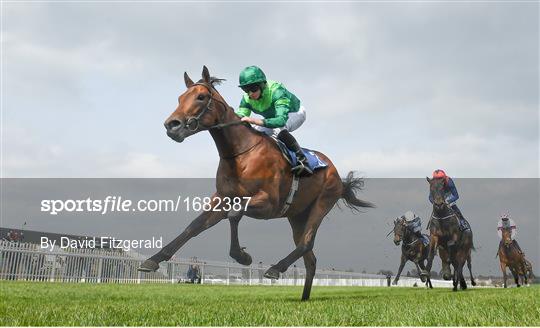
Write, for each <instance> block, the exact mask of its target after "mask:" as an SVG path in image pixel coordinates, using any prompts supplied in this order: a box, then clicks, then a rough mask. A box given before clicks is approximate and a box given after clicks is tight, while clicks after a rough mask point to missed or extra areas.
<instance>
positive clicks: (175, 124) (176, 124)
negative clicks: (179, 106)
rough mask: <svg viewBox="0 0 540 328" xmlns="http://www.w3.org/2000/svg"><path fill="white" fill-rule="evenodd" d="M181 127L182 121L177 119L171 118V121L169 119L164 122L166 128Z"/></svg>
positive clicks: (175, 128)
mask: <svg viewBox="0 0 540 328" xmlns="http://www.w3.org/2000/svg"><path fill="white" fill-rule="evenodd" d="M181 127H182V122H180V121H179V120H172V121H169V122H167V123H165V128H166V129H167V130H169V131H170V130H177V129H179V128H181Z"/></svg>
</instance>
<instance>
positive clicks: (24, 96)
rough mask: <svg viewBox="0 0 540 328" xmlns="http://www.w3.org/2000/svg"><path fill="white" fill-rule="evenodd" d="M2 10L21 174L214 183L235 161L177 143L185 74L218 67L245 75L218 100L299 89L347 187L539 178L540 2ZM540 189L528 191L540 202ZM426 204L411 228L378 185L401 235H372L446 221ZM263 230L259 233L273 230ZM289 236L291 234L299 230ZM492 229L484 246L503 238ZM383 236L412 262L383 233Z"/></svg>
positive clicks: (7, 157) (307, 141)
mask: <svg viewBox="0 0 540 328" xmlns="http://www.w3.org/2000/svg"><path fill="white" fill-rule="evenodd" d="M2 9H3V12H2V19H3V20H2V40H3V42H2V47H3V48H2V50H3V52H2V60H3V62H2V63H3V66H2V82H3V84H2V141H1V142H2V155H3V156H2V174H3V176H4V177H61V178H65V177H133V178H138V177H162V178H167V177H198V178H206V177H214V176H215V170H216V167H217V162H218V156H217V151H216V150H215V146H214V145H213V142H212V139H211V138H210V137H209V135H208V134H207V133H200V134H198V135H195V136H193V137H190V138H189V139H187V140H186V141H185V142H184V143H182V144H177V143H175V142H173V141H172V140H171V139H169V138H168V137H167V136H166V135H165V130H164V128H163V121H164V120H165V118H167V117H168V116H169V115H170V113H171V112H172V111H173V110H174V109H175V107H176V101H177V97H178V95H179V94H181V93H182V92H184V91H185V86H184V82H183V78H182V74H183V72H184V71H187V72H188V73H189V74H190V75H191V77H192V78H193V79H198V78H200V74H201V69H202V66H203V65H206V66H207V67H209V69H210V72H211V74H212V75H215V76H218V77H220V78H225V79H227V81H226V82H225V83H224V84H223V85H222V86H220V87H218V90H219V91H220V93H221V94H222V95H223V96H224V98H225V100H226V101H227V102H228V103H229V104H230V105H232V106H235V107H237V105H238V103H239V100H240V97H241V90H240V89H239V88H237V87H236V86H237V84H238V73H239V72H240V70H241V69H242V68H243V67H245V66H248V65H258V66H260V67H261V68H263V70H264V71H265V72H266V74H267V76H268V78H270V79H273V80H278V81H281V82H283V83H284V84H285V86H286V87H287V88H288V89H289V90H290V91H292V92H293V93H295V94H296V95H297V96H298V97H299V98H300V99H301V101H302V103H303V105H304V106H305V107H306V110H307V121H306V122H305V123H304V125H303V126H302V127H301V128H300V129H299V130H298V131H295V133H294V134H295V135H296V136H297V138H298V140H299V142H300V144H301V145H303V146H306V147H309V148H313V149H317V150H321V151H322V152H324V153H326V154H327V155H328V156H329V157H330V158H331V159H332V160H333V162H334V163H335V164H336V166H337V168H338V170H339V171H340V173H341V174H342V175H345V174H346V172H347V171H349V170H356V171H359V172H361V174H362V175H364V176H366V177H369V178H405V177H409V178H410V177H414V178H422V177H425V176H426V175H429V174H430V173H431V171H432V170H433V169H435V168H444V169H445V170H446V171H447V172H448V173H449V174H450V175H452V176H454V177H458V178H536V179H537V178H538V177H539V110H538V103H539V100H538V97H539V96H538V93H539V92H538V90H539V81H538V77H539V65H538V63H539V56H538V55H539V54H538V43H539V41H538V40H539V30H538V28H539V25H538V24H539V19H538V18H539V17H538V16H539V4H538V3H534V2H528V3H524V2H522V3H512V2H505V3H503V2H498V3H486V2H470V3H465V2H461V3H451V2H423V3H422V2H411V3H406V2H386V3H350V2H345V3H343V2H341V3H271V2H266V3H217V2H214V3H172V2H162V3H152V2H145V3H137V2H131V3H118V2H117V3H103V2H100V3H89V2H84V3H80V2H79V3H75V2H71V3H69V2H65V3H62V2H54V3H47V2H38V3H15V2H10V3H3V4H2ZM533 181H536V184H535V183H533V184H532V186H533V187H532V190H531V189H527V190H528V191H529V192H532V195H538V180H533ZM534 186H536V189H535V187H534ZM458 187H459V186H458ZM529 187H530V186H529ZM419 188H420V187H419ZM419 190H420V189H419ZM482 190H484V189H482ZM473 191H474V188H473ZM425 192H426V193H427V188H426V190H425ZM478 192H479V191H478ZM487 192H493V190H488V191H487ZM519 192H521V193H525V190H517V191H516V193H519ZM472 194H474V193H473V192H471V193H469V195H470V198H467V194H465V195H463V194H462V198H461V199H460V203H461V204H462V206H463V207H465V208H467V207H469V208H473V203H474V200H473V199H472ZM414 195H417V198H414V199H411V200H410V203H400V204H401V206H395V207H392V211H394V212H397V213H395V214H394V212H392V211H391V210H389V209H388V208H385V207H384V205H383V204H385V200H386V198H385V197H382V196H381V195H379V194H376V195H374V194H370V190H369V185H368V187H367V188H366V191H365V192H364V194H363V197H364V198H366V199H368V200H373V199H375V200H379V199H383V202H382V204H381V202H380V201H379V204H378V205H379V207H380V208H383V209H384V210H385V211H388V212H384V213H383V214H380V215H379V214H376V215H373V214H372V217H371V218H372V220H374V219H375V218H376V217H378V216H380V217H379V218H378V219H380V220H382V222H384V226H382V222H381V221H370V222H381V223H377V224H381V226H377V227H379V228H380V230H381V231H382V230H386V229H387V228H388V227H387V225H388V221H385V220H384V219H391V218H387V217H386V215H387V214H388V215H398V214H400V213H402V212H404V211H406V210H407V209H409V208H414V207H418V208H417V209H416V210H417V211H425V212H428V211H429V210H428V208H429V207H428V204H427V195H424V191H418V192H417V193H414ZM529 195H530V193H529ZM483 196H484V197H485V196H486V195H485V194H483ZM499 196H500V195H499V194H498V195H497V197H499ZM389 197H390V196H389ZM494 197H495V196H494ZM485 199H486V201H488V202H489V201H491V198H490V197H489V196H488V197H485ZM394 201H395V200H394V199H392V198H391V197H390V198H388V202H389V203H393V202H394ZM419 204H423V205H425V207H422V208H421V209H420V206H421V205H419ZM517 204H521V203H520V202H517ZM394 205H395V204H393V205H392V206H394ZM529 205H530V204H529ZM532 205H536V208H534V206H533V208H532V209H528V212H527V213H532V214H534V213H536V217H534V215H533V217H532V218H527V219H523V220H524V221H525V222H527V224H529V226H528V227H531V228H533V229H534V230H532V231H536V233H535V234H534V235H532V237H531V238H532V239H531V241H530V246H529V247H535V246H534V245H536V246H538V235H539V234H540V231H539V228H538V220H539V218H538V199H537V198H536V203H535V200H534V199H533V201H532ZM500 210H503V209H500ZM505 210H509V211H510V212H512V210H514V211H518V212H519V211H520V209H513V208H509V209H508V208H506V209H505ZM371 213H373V212H371ZM375 213H377V212H375ZM494 213H497V214H493V215H494V216H496V215H498V213H499V209H497V211H495V212H494ZM466 214H467V213H466ZM426 215H427V214H426ZM489 219H490V220H495V221H496V218H494V217H493V216H489ZM186 220H187V219H186ZM516 220H517V221H518V223H519V220H520V219H516ZM187 222H188V221H182V222H181V223H179V224H178V228H182V227H183V226H184V224H185V223H187ZM245 222H250V223H243V226H242V229H248V231H258V230H259V229H260V224H261V223H260V222H252V221H249V220H245ZM333 222H335V224H337V223H338V220H335V221H333ZM522 222H523V221H522ZM4 223H5V222H3V225H4ZM244 224H245V225H244ZM264 224H265V227H266V224H268V223H264ZM494 225H496V222H495V223H494ZM38 226H44V227H45V228H46V226H47V224H44V223H41V224H38ZM268 226H270V224H268ZM279 226H280V227H281V228H282V229H285V230H283V231H287V229H289V228H288V227H287V223H286V222H285V221H284V220H282V221H281V223H280V225H279ZM474 226H475V225H474V224H473V227H474ZM50 227H53V226H50ZM489 227H491V223H489V224H487V225H486V226H485V227H482V229H484V230H483V232H480V234H482V233H485V234H486V237H485V238H486V239H485V240H486V242H487V241H488V240H489V241H490V242H491V241H492V240H493V239H492V237H493V236H494V235H493V236H491V235H492V231H491V230H489V229H490V228H489ZM169 228H171V227H170V225H168V226H167V227H163V229H169ZM281 228H280V229H281ZM322 228H325V226H324V225H323V227H322ZM322 228H321V229H322ZM216 229H221V228H216ZM224 229H225V231H226V230H227V227H226V226H225V228H224ZM249 229H253V230H249ZM336 229H342V230H341V232H339V231H337V232H335V233H336V234H337V233H339V234H344V235H340V236H342V237H340V238H342V239H340V240H349V239H348V238H351V240H352V239H354V238H362V237H361V236H360V237H359V236H348V237H346V234H345V233H346V232H349V231H348V229H347V225H343V226H341V225H339V226H337V228H336ZM359 229H360V227H359ZM478 229H480V227H478ZM244 231H245V230H244ZM63 232H66V233H68V232H70V233H76V231H63ZM358 234H361V232H358ZM488 234H489V237H487V236H488ZM328 236H334V235H333V234H332V233H330V234H329V235H328ZM286 238H289V236H288V235H286ZM333 238H335V237H333ZM365 238H367V239H368V240H369V238H373V240H375V241H377V242H381V243H384V245H385V247H388V248H387V249H385V250H384V252H392V253H391V254H393V255H392V256H394V255H395V251H396V249H394V248H392V247H393V246H392V245H391V244H389V241H387V240H384V241H381V240H382V239H381V238H383V237H382V236H378V235H377V236H374V237H372V236H365ZM535 238H536V239H535ZM286 240H288V239H286ZM323 240H324V239H323ZM329 240H333V239H329ZM288 242H290V241H288ZM495 242H496V241H495ZM223 243H224V244H225V245H228V237H227V238H225V239H223ZM387 244H388V245H387ZM323 245H325V243H324V241H323ZM326 245H327V246H321V247H329V248H328V249H329V251H330V252H331V251H335V252H338V249H339V248H332V247H331V245H332V242H327V243H326ZM381 245H382V244H381ZM289 246H290V245H289V244H287V247H286V249H288V248H289ZM381 247H382V246H381ZM278 253H279V254H281V253H283V251H282V252H273V253H272V254H273V256H272V257H271V258H270V257H268V258H270V259H269V261H271V260H272V259H274V260H275V259H279V258H281V257H278V255H277V254H278ZM488 253H489V256H492V255H491V253H492V250H490V251H489V252H488ZM362 254H364V253H362ZM388 254H390V253H388ZM486 254H487V253H486ZM493 254H494V253H493ZM536 254H538V253H536ZM211 255H212V254H210V255H209V256H211ZM225 255H226V253H225ZM283 255H285V254H283ZM366 256H367V255H366ZM486 256H488V255H486ZM536 257H538V255H536ZM396 258H397V257H396ZM330 259H332V257H327V258H326V259H325V260H324V261H325V262H323V263H326V264H328V265H330V264H331V263H332V261H331V260H330ZM394 260H395V259H393V260H392V261H394ZM373 261H375V260H373ZM375 263H376V264H377V266H374V267H373V269H379V268H380V267H379V266H384V265H386V263H387V262H375ZM388 263H389V262H388ZM392 263H393V262H392ZM537 263H538V261H537ZM337 264H339V265H341V262H339V263H337ZM490 265H491V264H487V263H486V264H484V265H482V267H483V268H485V271H486V272H487V271H488V270H489V271H491V270H492V267H491V266H490ZM343 266H345V264H343ZM359 266H360V265H359ZM355 267H357V266H356V265H355ZM386 268H388V269H391V268H392V267H391V266H390V265H389V266H387V267H386Z"/></svg>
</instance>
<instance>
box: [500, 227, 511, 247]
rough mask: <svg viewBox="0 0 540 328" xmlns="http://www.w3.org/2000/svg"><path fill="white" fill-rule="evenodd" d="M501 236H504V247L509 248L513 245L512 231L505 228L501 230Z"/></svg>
mask: <svg viewBox="0 0 540 328" xmlns="http://www.w3.org/2000/svg"><path fill="white" fill-rule="evenodd" d="M501 235H502V241H503V243H504V246H506V247H509V246H510V244H512V229H511V228H503V229H502V230H501Z"/></svg>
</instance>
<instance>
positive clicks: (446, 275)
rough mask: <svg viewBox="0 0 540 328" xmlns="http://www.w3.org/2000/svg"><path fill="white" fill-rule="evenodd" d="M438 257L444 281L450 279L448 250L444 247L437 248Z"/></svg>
mask: <svg viewBox="0 0 540 328" xmlns="http://www.w3.org/2000/svg"><path fill="white" fill-rule="evenodd" d="M439 257H440V258H441V267H442V268H441V273H442V276H443V279H444V280H451V279H452V270H451V269H450V256H449V255H448V250H446V248H444V247H439Z"/></svg>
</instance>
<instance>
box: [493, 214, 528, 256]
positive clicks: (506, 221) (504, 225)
mask: <svg viewBox="0 0 540 328" xmlns="http://www.w3.org/2000/svg"><path fill="white" fill-rule="evenodd" d="M503 229H510V238H511V239H512V240H513V242H514V245H516V248H517V249H518V251H519V252H520V253H521V254H523V255H525V253H523V251H522V250H521V247H519V244H518V242H517V240H516V235H517V228H516V223H515V222H514V220H512V219H511V218H510V216H509V215H508V214H506V213H505V214H502V215H501V219H500V220H499V224H497V234H498V235H499V239H501V242H500V243H501V244H502V243H503V240H502V231H503Z"/></svg>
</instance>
